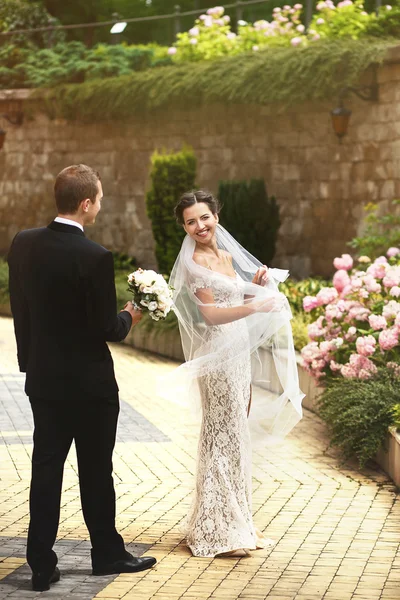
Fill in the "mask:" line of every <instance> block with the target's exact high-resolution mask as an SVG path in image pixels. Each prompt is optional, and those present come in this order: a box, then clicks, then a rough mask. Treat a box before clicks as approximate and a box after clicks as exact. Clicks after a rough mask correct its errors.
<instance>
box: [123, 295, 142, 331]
mask: <svg viewBox="0 0 400 600" xmlns="http://www.w3.org/2000/svg"><path fill="white" fill-rule="evenodd" d="M123 310H126V312H128V313H129V314H130V315H131V317H132V327H134V326H135V325H137V324H138V323H139V321H140V320H141V319H142V318H143V313H142V311H141V310H139V309H138V308H135V307H134V306H133V304H132V302H130V301H129V302H127V303H126V304H125V306H124V308H123ZM121 312H122V311H121Z"/></svg>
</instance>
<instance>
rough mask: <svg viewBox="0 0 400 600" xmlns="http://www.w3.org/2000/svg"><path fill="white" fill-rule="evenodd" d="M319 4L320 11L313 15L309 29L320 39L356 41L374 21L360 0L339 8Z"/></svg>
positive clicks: (373, 14)
mask: <svg viewBox="0 0 400 600" xmlns="http://www.w3.org/2000/svg"><path fill="white" fill-rule="evenodd" d="M320 4H321V9H320V10H319V11H318V12H317V13H316V14H314V17H313V19H312V21H311V24H310V29H311V30H314V31H315V32H316V34H317V35H318V36H320V37H321V38H325V37H333V38H352V39H354V40H357V39H359V38H360V37H362V36H364V35H366V34H367V31H368V28H369V27H370V25H371V24H372V23H374V22H375V21H376V15H375V13H371V14H368V13H367V12H366V11H365V10H364V5H363V3H362V2H361V1H360V0H356V1H355V2H353V3H352V2H349V3H348V4H347V5H345V6H341V7H339V6H337V7H335V6H334V5H333V6H330V5H328V3H325V2H321V3H320ZM323 5H325V6H323ZM317 6H319V4H318V5H317Z"/></svg>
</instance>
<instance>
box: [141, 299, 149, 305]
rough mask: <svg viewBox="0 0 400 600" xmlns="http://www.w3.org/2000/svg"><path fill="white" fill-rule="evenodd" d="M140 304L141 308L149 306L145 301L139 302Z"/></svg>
mask: <svg viewBox="0 0 400 600" xmlns="http://www.w3.org/2000/svg"><path fill="white" fill-rule="evenodd" d="M140 304H141V305H142V306H148V305H149V303H148V302H146V300H141V301H140Z"/></svg>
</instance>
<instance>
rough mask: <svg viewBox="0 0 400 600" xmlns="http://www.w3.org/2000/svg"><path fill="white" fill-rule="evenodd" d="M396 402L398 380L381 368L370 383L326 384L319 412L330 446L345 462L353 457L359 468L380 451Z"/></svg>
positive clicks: (399, 399) (338, 381)
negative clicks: (329, 437)
mask: <svg viewBox="0 0 400 600" xmlns="http://www.w3.org/2000/svg"><path fill="white" fill-rule="evenodd" d="M399 402H400V378H399V377H398V376H397V375H396V374H395V372H394V370H392V369H384V368H383V369H379V371H378V375H377V376H376V377H374V378H373V379H367V380H360V379H345V378H342V377H341V378H337V379H333V380H328V381H327V387H326V388H325V390H324V392H323V393H322V395H321V397H320V400H319V410H320V415H321V417H322V418H323V419H324V420H325V421H326V422H327V424H328V426H329V428H330V430H331V433H332V440H331V444H333V445H335V446H338V447H339V448H340V449H341V451H342V452H343V455H344V457H345V458H349V457H350V456H352V455H355V456H357V458H358V460H359V463H360V466H361V467H363V466H364V465H365V463H366V462H367V461H368V460H369V459H370V458H373V457H374V456H375V455H376V453H377V451H378V450H379V448H380V447H381V445H382V443H383V441H384V439H385V436H386V433H387V431H388V427H389V426H390V425H392V424H393V422H394V413H393V407H394V405H395V404H398V403H399Z"/></svg>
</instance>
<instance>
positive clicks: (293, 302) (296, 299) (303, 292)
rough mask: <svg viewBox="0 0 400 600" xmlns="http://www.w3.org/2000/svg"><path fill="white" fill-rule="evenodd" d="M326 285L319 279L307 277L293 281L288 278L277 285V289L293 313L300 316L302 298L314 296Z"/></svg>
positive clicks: (325, 282) (326, 283)
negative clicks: (283, 295)
mask: <svg viewBox="0 0 400 600" xmlns="http://www.w3.org/2000/svg"><path fill="white" fill-rule="evenodd" d="M327 285H328V282H327V281H325V280H324V279H321V278H320V277H309V278H308V279H302V280H301V281H294V280H293V279H291V278H289V279H287V280H286V281H284V282H283V283H281V284H280V285H279V289H280V291H281V292H282V293H283V294H285V296H286V297H287V299H288V300H289V304H290V307H291V309H292V310H293V312H294V313H300V314H302V313H303V298H305V297H306V296H316V295H317V294H318V292H319V290H320V289H321V288H323V287H326V286H327ZM310 322H311V321H310Z"/></svg>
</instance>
